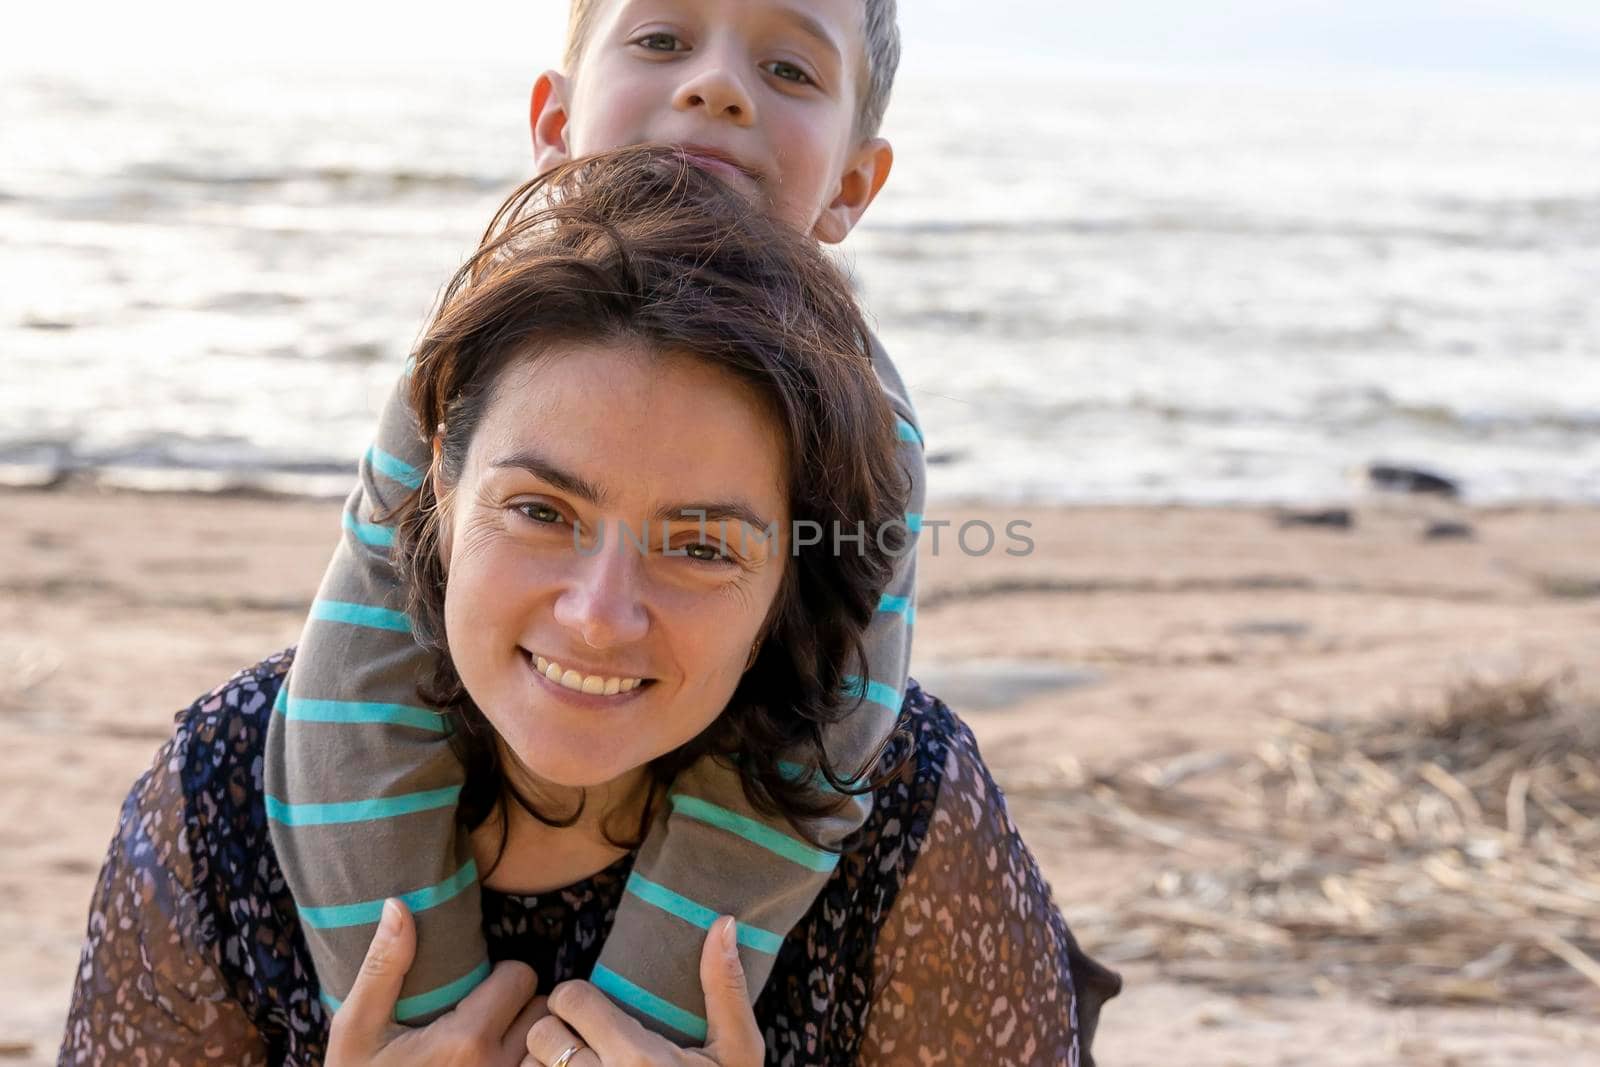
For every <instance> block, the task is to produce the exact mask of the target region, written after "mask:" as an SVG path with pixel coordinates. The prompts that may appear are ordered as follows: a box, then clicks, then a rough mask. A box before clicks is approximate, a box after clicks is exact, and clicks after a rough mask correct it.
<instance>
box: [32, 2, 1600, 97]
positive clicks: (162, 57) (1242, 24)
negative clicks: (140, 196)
mask: <svg viewBox="0 0 1600 1067" xmlns="http://www.w3.org/2000/svg"><path fill="white" fill-rule="evenodd" d="M421 10H422V9H420V8H419V7H417V6H413V7H411V8H410V9H409V10H408V9H405V8H396V7H395V6H393V5H385V6H382V7H379V6H378V5H375V4H360V3H356V4H340V5H327V4H313V3H311V2H309V0H282V2H280V3H279V4H277V5H275V6H274V7H273V9H272V12H271V15H270V17H257V18H250V19H242V18H241V17H240V16H239V15H238V14H237V12H236V9H229V8H224V7H220V6H217V5H210V4H201V3H200V2H199V0H169V2H168V3H165V4H163V5H161V6H160V7H159V8H155V9H152V8H150V7H147V6H138V5H123V4H110V3H67V4H59V5H53V6H43V5H33V6H30V7H29V8H28V9H27V10H26V11H24V12H20V13H13V15H12V16H11V18H10V19H9V20H8V23H9V25H8V30H9V32H8V34H7V36H6V37H5V38H4V40H0V60H3V61H5V62H6V63H7V64H8V65H10V66H12V67H13V68H14V69H15V68H27V69H29V70H31V71H43V72H49V71H74V70H76V71H82V70H83V69H84V68H85V67H87V66H91V65H92V66H95V67H100V68H104V69H116V70H123V71H129V72H130V73H131V72H137V71H138V70H139V69H141V68H145V69H148V68H149V67H150V66H151V65H154V64H159V66H160V67H162V68H165V69H173V68H182V67H195V68H204V67H208V66H211V65H216V64H232V63H237V62H245V63H250V64H294V65H310V66H317V67H320V66H325V65H340V66H366V65H379V66H385V65H389V64H410V63H416V62H422V61H426V62H431V63H443V64H445V65H446V66H448V67H451V68H456V67H459V66H461V65H467V64H475V63H482V64H493V65H499V64H503V63H518V64H523V63H525V64H528V65H529V66H530V67H532V68H535V69H542V68H543V67H545V66H550V65H553V64H555V63H556V62H557V60H558V54H559V50H560V40H561V35H562V32H563V29H564V25H565V19H566V4H564V3H560V2H559V0H542V2H541V3H537V4H535V3H528V2H520V0H519V2H511V0H464V2H461V3H458V4H456V5H453V7H452V10H451V13H450V14H449V15H448V16H441V15H438V14H431V15H427V16H423V15H420V14H419V12H420V11H421ZM970 11H971V9H970V5H969V4H966V3H964V2H963V0H906V2H903V3H902V4H901V6H900V18H901V24H902V27H903V31H904V36H905V56H906V59H905V64H906V69H907V70H908V72H915V73H918V74H939V73H943V74H944V75H946V76H950V75H959V74H960V73H961V72H960V71H951V70H949V69H948V68H949V67H950V65H951V64H952V63H963V62H964V63H967V64H969V65H970V68H971V69H972V70H982V69H984V68H986V67H992V66H994V65H996V64H1000V63H1003V64H1004V65H1005V66H1006V67H1007V68H1008V69H1010V70H1013V71H1014V70H1016V69H1017V68H1018V67H1019V66H1037V67H1042V68H1046V69H1050V68H1055V67H1056V65H1058V64H1062V63H1067V64H1071V65H1072V66H1073V68H1075V69H1080V70H1082V71H1084V72H1086V73H1088V74H1092V75H1105V74H1106V73H1108V72H1115V71H1119V70H1121V71H1128V72H1135V73H1144V74H1153V75H1160V74H1162V73H1167V74H1171V73H1175V72H1179V73H1181V72H1188V73H1192V74H1202V75H1203V74H1206V73H1211V74H1216V75H1219V76H1220V75H1232V76H1239V75H1245V76H1258V77H1267V78H1280V77H1287V78H1293V79H1296V80H1301V79H1305V78H1308V77H1310V78H1315V77H1319V76H1326V77H1329V78H1334V79H1344V78H1348V77H1352V76H1355V77H1361V76H1369V77H1384V76H1395V75H1398V76H1447V77H1466V78H1475V77H1483V78H1491V79H1527V80H1531V81H1539V82H1545V81H1550V80H1556V81H1578V82H1591V83H1600V5H1596V4H1594V3H1590V2H1579V0H1529V2H1526V3H1515V2H1512V0H1450V2H1445V0H1390V2H1386V3H1385V2H1378V0H1342V2H1333V0H1234V2H1232V3H1226V4H1220V5H1207V6H1204V7H1198V6H1196V5H1192V4H1187V3H1180V2H1176V0H1127V2H1124V3H1122V4H1120V5H1117V6H1116V7H1114V8H1112V7H1108V6H1107V5H1103V4H1088V3H1084V2H1078V0H1069V2H1065V3H1063V2H1052V0H1010V2H1009V3H1008V4H1006V5H1004V15H1003V17H1001V18H989V19H973V18H972V17H971V14H970ZM86 27H88V28H91V31H90V32H85V31H86ZM1053 72H1055V73H1060V72H1061V71H1060V70H1059V69H1054V70H1053Z"/></svg>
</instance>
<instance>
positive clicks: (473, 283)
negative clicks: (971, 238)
mask: <svg viewBox="0 0 1600 1067" xmlns="http://www.w3.org/2000/svg"><path fill="white" fill-rule="evenodd" d="M596 342H598V343H602V344H604V343H643V344H644V345H645V346H647V347H648V348H649V349H652V350H655V351H658V352H661V353H664V354H666V353H671V354H674V355H687V356H690V357H693V358H697V359H701V360H704V361H705V362H707V363H709V364H711V365H713V366H715V367H718V368H720V369H721V370H723V371H724V372H726V373H728V374H731V375H733V376H734V377H735V378H737V379H738V380H740V381H741V382H744V383H748V385H750V386H751V387H753V388H754V389H755V391H756V392H757V394H758V395H760V396H761V397H762V398H763V400H764V401H765V402H766V404H767V405H768V406H769V408H770V409H771V410H772V412H773V413H774V416H775V417H776V418H777V419H778V421H779V423H780V425H779V426H777V427H776V429H777V431H778V434H779V438H780V440H781V441H782V442H783V444H784V451H785V459H786V462H787V472H786V473H787V482H788V484H787V490H788V499H789V509H790V516H791V520H792V521H793V522H794V523H795V524H796V525H798V524H799V523H802V522H814V523H817V524H819V526H820V528H821V529H822V530H824V531H838V530H841V529H843V530H848V531H851V532H855V531H857V530H859V529H860V528H861V527H862V526H863V525H864V527H865V529H866V531H867V536H866V537H865V538H864V539H862V541H861V543H860V544H859V545H858V544H857V543H856V542H855V541H850V540H847V541H845V542H843V543H844V544H847V545H849V546H850V550H849V551H839V550H838V548H839V542H837V541H835V540H833V539H832V538H830V537H824V538H823V541H822V543H821V544H818V545H815V546H810V547H795V548H793V549H792V550H791V552H790V557H789V558H788V559H786V560H785V575H784V579H783V582H782V584H781V587H780V589H779V592H778V596H777V600H776V602H775V604H774V605H773V610H772V612H771V614H770V616H769V620H768V625H767V628H766V630H765V633H764V640H763V641H762V643H761V646H760V651H759V654H758V656H757V658H756V660H755V662H754V664H753V665H752V667H751V668H750V669H749V670H748V671H747V672H746V673H745V675H744V676H743V678H742V679H741V680H740V682H739V685H738V687H737V688H736V690H735V691H734V694H733V697H732V699H731V700H730V702H729V704H728V706H727V708H726V709H725V711H724V712H723V714H722V715H720V716H719V717H718V718H717V719H716V720H715V722H714V723H713V724H712V725H711V726H710V727H708V728H707V729H706V730H705V731H704V732H703V733H702V734H701V735H700V736H698V737H696V738H695V739H694V740H693V741H691V742H689V743H688V744H686V745H684V746H681V747H680V748H678V749H676V750H674V751H672V752H670V753H667V754H666V755H663V756H661V757H659V758H657V759H655V760H653V761H652V762H651V764H650V766H649V770H650V782H651V785H652V787H653V791H652V800H653V799H654V798H655V797H657V796H659V795H660V791H661V790H664V788H665V787H666V785H667V784H668V783H670V782H671V781H672V779H673V778H675V777H676V776H677V775H678V773H679V772H680V771H682V770H683V769H684V768H686V767H687V766H689V765H690V764H691V763H693V762H694V761H696V760H698V759H700V758H701V757H703V756H708V755H709V756H714V757H716V758H720V759H724V760H728V761H729V762H730V763H731V764H732V765H733V766H735V767H737V770H738V774H739V775H740V778H741V782H742V785H743V787H744V791H745V793H746V796H747V797H748V798H749V800H750V802H751V804H752V805H753V806H754V807H756V808H757V809H758V810H761V811H765V812H767V813H768V814H778V813H782V814H783V815H784V816H786V817H787V818H788V819H789V821H790V822H791V823H792V824H793V825H794V826H795V828H796V830H797V831H799V832H800V833H801V834H802V835H804V836H806V837H807V838H808V839H810V840H811V841H812V843H813V844H815V843H817V842H816V839H815V837H814V836H813V835H812V834H811V833H810V832H809V831H808V830H807V828H806V826H805V820H806V819H807V818H810V817H816V816H820V815H824V814H827V813H829V812H832V811H834V810H837V808H838V807H839V806H840V805H841V804H843V803H844V800H843V799H842V798H841V797H840V796H839V795H837V794H839V793H861V792H865V791H866V790H867V789H868V788H870V787H871V786H870V783H869V784H867V785H862V784H860V782H861V779H863V778H864V777H865V776H866V775H867V774H868V773H869V772H870V771H871V770H872V763H875V762H876V757H874V760H873V761H872V762H870V763H869V764H868V765H867V766H864V767H836V766H834V765H833V764H832V763H831V762H830V760H829V758H828V753H827V752H826V751H825V749H824V747H823V730H824V728H825V727H826V726H828V725H829V724H831V723H834V722H836V721H838V720H839V719H841V718H843V717H844V716H845V715H847V714H849V713H850V712H851V711H852V710H853V709H854V708H855V707H856V706H859V704H860V702H861V699H862V697H861V696H860V695H855V696H853V697H851V696H848V695H847V694H846V691H845V682H844V680H845V678H846V676H848V675H851V674H862V675H864V674H865V671H863V670H861V669H860V668H859V667H855V668H853V669H852V667H851V665H855V664H861V663H864V662H865V650H864V647H863V642H862V635H863V632H864V631H865V630H866V627H867V624H868V622H869V621H870V620H871V618H872V616H873V613H874V612H875V610H876V609H877V606H878V599H879V594H880V593H881V592H882V590H883V589H884V588H885V587H886V586H887V585H888V583H889V580H890V577H891V573H892V569H893V565H894V560H895V557H896V556H897V555H898V554H899V553H901V552H903V551H906V550H907V549H906V545H907V541H908V537H907V535H906V533H905V532H904V531H905V528H904V525H903V522H904V514H905V507H906V500H907V496H908V486H909V481H908V479H907V477H906V475H905V472H904V471H903V470H902V469H901V468H900V467H899V465H898V462H897V459H896V456H897V452H896V430H895V421H894V414H893V411H892V410H891V408H890V407H889V404H888V402H887V401H886V399H885V397H884V394H883V390H882V388H881V386H880V384H879V382H878V379H877V377H876V374H875V372H874V370H873V368H872V361H871V338H870V335H869V333H868V331H867V327H866V325H865V324H864V322H863V321H862V318H861V313H860V309H859V308H858V307H857V304H856V302H855V299H854V297H853V295H852V293H851V290H850V286H849V283H848V281H847V279H846V278H845V277H844V276H843V275H842V274H841V272H840V271H839V270H838V269H837V268H835V267H834V266H833V264H832V263H830V262H829V261H828V260H827V259H826V258H825V256H824V255H823V253H822V252H821V250H820V249H819V248H818V247H817V245H816V243H815V242H814V241H812V240H810V239H808V238H807V237H805V236H802V235H801V234H798V233H796V232H794V231H791V230H789V229H787V228H786V227H784V226H783V225H782V224H781V223H779V222H776V221H774V220H771V219H769V218H767V217H766V216H765V215H763V214H761V213H759V212H758V211H757V210H755V209H754V208H753V207H752V206H751V204H750V203H748V202H747V201H746V200H745V199H744V198H743V197H741V196H740V195H739V194H738V193H737V192H735V191H734V190H732V189H730V188H728V187H727V186H725V185H723V184H722V183H721V182H720V181H718V180H717V179H715V178H713V177H711V176H709V175H707V174H705V173H703V172H701V171H700V170H698V169H697V168H695V167H693V166H691V165H690V164H689V163H688V162H687V161H686V160H685V159H684V158H683V157H682V156H681V155H679V154H677V153H675V152H672V151H671V150H667V149H661V148H633V149H622V150H619V151H615V152H609V153H606V154H604V155H599V156H594V157H590V158H587V159H584V160H580V161H577V162H574V163H569V164H565V165H563V166H560V167H557V168H556V169H554V170H552V171H550V172H548V173H547V174H545V175H543V176H541V177H539V178H537V179H535V180H533V181H531V182H529V183H527V184H526V185H524V186H522V187H521V188H520V189H518V190H517V191H516V192H515V193H513V194H512V196H511V197H510V198H509V199H508V200H507V201H506V202H505V204H504V205H503V206H502V207H501V208H500V210H499V211H498V212H497V213H496V215H495V217H494V220H493V221H492V222H491V223H490V224H489V228H488V230H487V231H486V232H485V234H484V238H483V242H482V244H481V245H480V247H479V248H478V251H477V252H476V254H474V255H473V256H472V257H471V259H470V260H468V262H467V263H466V264H465V265H464V266H463V267H462V268H461V269H460V271H458V272H457V274H456V275H455V277H454V278H453V279H452V280H451V281H450V283H449V285H448V286H446V288H445V290H444V292H443V295H442V296H441V298H440V302H439V308H438V310H437V312H436V313H435V315H434V317H433V319H432V321H431V323H430V324H429V326H428V327H427V329H426V330H425V331H424V333H423V336H422V338H421V340H420V341H419V343H418V345H417V347H416V350H415V352H414V353H413V358H414V367H413V371H412V376H411V383H410V403H411V407H412V409H413V412H414V414H415V416H416V421H417V425H418V426H419V427H425V428H435V427H436V428H437V431H436V432H437V434H438V448H437V450H436V456H437V458H436V460H435V464H434V467H435V469H434V470H433V471H432V472H430V477H427V478H424V479H423V482H422V486H421V488H419V489H418V490H417V491H416V492H414V493H413V494H412V495H411V496H410V497H409V498H407V499H406V500H405V501H404V502H403V503H402V504H401V505H400V506H399V507H398V508H397V509H396V511H395V517H396V518H397V520H398V524H397V525H398V531H397V537H396V544H395V550H394V551H395V562H396V565H397V567H398V569H399V571H400V573H401V575H402V579H403V581H404V583H405V584H406V586H407V589H408V595H409V611H410V615H411V617H412V621H413V624H414V628H415V630H416V633H417V636H418V639H419V640H420V641H422V642H423V643H424V645H426V646H428V647H430V648H432V649H433V650H435V652H436V653H437V656H436V666H435V671H434V676H433V678H432V679H431V680H430V681H429V682H427V683H426V684H425V685H424V686H423V687H422V689H423V692H422V695H423V697H424V699H426V700H428V701H429V702H430V703H431V704H432V705H433V706H434V707H437V708H440V709H441V710H442V711H445V712H446V713H447V714H449V715H451V716H452V718H453V722H454V723H455V725H456V727H457V728H456V729H455V731H454V734H453V737H454V740H455V743H456V745H457V751H458V753H459V754H460V756H461V758H462V760H463V763H464V764H465V766H466V771H467V779H466V786H465V788H464V789H463V792H462V797H461V808H460V810H461V813H462V819H463V821H464V822H465V823H466V824H467V825H468V826H473V827H475V826H477V825H479V824H481V823H483V822H484V821H485V820H487V819H488V818H489V817H490V816H491V815H495V814H499V815H502V816H503V815H504V814H505V812H504V807H503V805H504V804H505V802H506V797H507V795H508V794H509V795H510V796H511V797H512V798H513V799H515V800H516V801H517V802H518V803H519V804H521V805H522V806H523V807H524V808H526V809H527V810H528V811H529V812H530V813H532V814H533V815H534V816H535V817H536V818H539V819H540V820H541V821H544V822H546V823H547V824H550V825H558V826H559V825H570V824H571V823H572V822H574V821H575V820H576V819H577V817H578V814H577V813H574V814H572V815H569V816H567V817H565V818H562V819H557V818H554V817H551V816H549V815H546V814H544V813H542V812H540V811H539V810H538V808H537V806H536V804H535V803H534V802H533V801H532V800H530V799H529V798H527V797H525V796H522V795H521V794H520V792H518V791H517V790H516V789H515V788H514V787H513V786H512V785H511V783H510V781H509V779H508V778H507V776H506V774H505V768H504V766H503V763H502V757H501V754H500V750H499V746H498V744H497V742H496V736H495V734H494V731H493V730H492V728H490V727H489V725H488V722H487V721H486V720H485V718H484V717H483V713H482V712H481V711H480V710H479V709H478V708H477V706H476V705H475V704H474V703H473V701H472V697H471V696H470V695H469V694H468V693H467V692H466V690H465V688H464V687H463V686H462V684H461V680H460V678H459V676H458V675H457V674H456V671H455V668H454V666H453V664H452V663H451V660H450V650H449V646H448V643H447V642H446V639H445V627H444V592H445V581H446V575H445V569H444V566H443V563H442V561H441V557H440V552H439V539H440V534H441V526H442V524H443V522H444V521H445V520H444V518H443V513H442V511H441V509H440V506H439V503H440V502H439V500H438V499H436V497H435V489H434V481H435V478H437V479H438V480H439V482H440V483H441V484H442V486H443V487H444V492H445V493H446V494H448V492H449V490H450V488H451V487H453V486H454V485H456V484H457V482H458V480H459V477H460V474H461V469H462V465H463V463H464V461H465V458H466V455H467V451H468V446H469V445H470V443H471V441H472V438H473V435H474V433H475V432H476V430H477V426H478V423H479V421H480V420H481V418H482V416H483V414H484V411H485V409H486V408H487V406H488V404H489V402H490V401H491V399H492V397H493V393H494V388H495V385H496V383H497V382H498V381H499V380H500V378H501V375H502V372H503V371H504V370H505V369H506V368H507V367H509V366H511V365H513V364H516V363H520V362H522V361H525V360H528V359H537V358H538V356H539V353H540V352H542V351H545V350H547V349H548V348H549V347H550V346H553V345H560V344H570V343H596ZM794 528H795V527H791V529H794ZM807 529H814V528H812V527H807ZM879 531H884V533H883V535H882V536H881V537H879V536H875V534H876V533H878V532H879ZM781 543H782V544H783V545H784V546H785V547H786V548H787V547H789V545H790V543H791V542H790V539H789V538H788V537H787V536H786V537H785V538H784V540H783V541H782V542H781ZM881 751H882V749H881V748H880V750H879V752H880V753H881ZM781 764H787V765H793V764H798V765H799V767H800V768H803V770H804V773H803V774H797V773H796V770H795V767H794V766H785V767H784V769H783V770H780V765H781ZM879 773H880V774H881V773H884V772H883V771H882V769H880V772H879ZM819 775H820V777H821V778H822V779H825V780H826V781H827V782H828V783H829V785H830V786H831V789H829V790H824V789H818V788H816V787H815V785H814V779H815V777H816V776H819ZM651 806H652V805H646V812H645V815H644V817H643V820H642V821H641V823H640V825H639V829H638V839H636V840H635V841H632V842H627V844H629V845H633V844H637V843H638V840H642V838H643V835H644V831H645V828H646V827H647V826H648V820H649V818H650V811H649V809H650V807H651ZM581 811H582V808H581V804H580V807H579V813H581ZM615 843H616V844H618V845H622V844H623V842H621V841H617V842H615Z"/></svg>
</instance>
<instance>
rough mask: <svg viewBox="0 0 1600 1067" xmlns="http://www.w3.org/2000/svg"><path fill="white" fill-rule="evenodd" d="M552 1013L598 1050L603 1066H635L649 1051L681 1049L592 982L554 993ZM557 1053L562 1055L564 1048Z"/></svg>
mask: <svg viewBox="0 0 1600 1067" xmlns="http://www.w3.org/2000/svg"><path fill="white" fill-rule="evenodd" d="M550 1010H551V1011H552V1012H554V1013H555V1015H556V1016H557V1017H558V1018H559V1019H560V1021H561V1022H563V1023H565V1024H566V1025H567V1026H568V1027H569V1028H570V1029H571V1030H572V1032H573V1033H575V1034H576V1035H577V1036H578V1038H579V1039H580V1040H582V1041H583V1043H584V1044H585V1045H589V1046H592V1047H593V1048H594V1051H595V1054H596V1055H597V1056H598V1057H599V1059H600V1062H602V1063H633V1062H637V1061H638V1060H639V1059H640V1058H641V1057H642V1056H643V1055H644V1054H645V1053H646V1052H659V1051H661V1050H662V1049H664V1048H665V1049H675V1048H676V1047H677V1046H676V1045H673V1044H672V1043H671V1042H670V1041H668V1040H667V1039H666V1038H664V1037H658V1036H656V1035H655V1034H652V1033H651V1032H650V1031H648V1030H646V1029H645V1028H644V1027H643V1026H641V1025H639V1023H638V1021H637V1020H635V1019H634V1018H632V1017H631V1016H629V1015H628V1014H627V1013H626V1012H624V1011H623V1010H622V1009H621V1008H619V1007H617V1006H616V1005H615V1004H613V1003H612V1002H611V998H610V997H608V996H606V995H605V994H604V993H602V992H600V989H599V987H598V986H594V985H590V984H589V983H588V982H578V981H573V982H562V983H561V984H560V985H558V986H556V987H555V988H554V989H552V990H550ZM543 1025H544V1024H543V1023H542V1022H541V1023H537V1024H535V1025H534V1030H535V1031H536V1032H537V1031H538V1030H539V1029H540V1027H541V1026H543ZM555 1051H556V1052H557V1053H560V1052H561V1049H556V1050H555ZM652 1062H653V1061H652Z"/></svg>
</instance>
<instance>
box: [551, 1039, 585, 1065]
mask: <svg viewBox="0 0 1600 1067" xmlns="http://www.w3.org/2000/svg"><path fill="white" fill-rule="evenodd" d="M582 1051H583V1045H581V1044H579V1045H573V1046H572V1047H571V1048H569V1049H567V1051H565V1052H563V1053H562V1054H561V1055H559V1056H557V1057H556V1058H555V1059H553V1060H551V1061H550V1067H567V1064H569V1063H571V1062H572V1057H574V1056H576V1055H577V1054H578V1053H580V1052H582Z"/></svg>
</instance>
